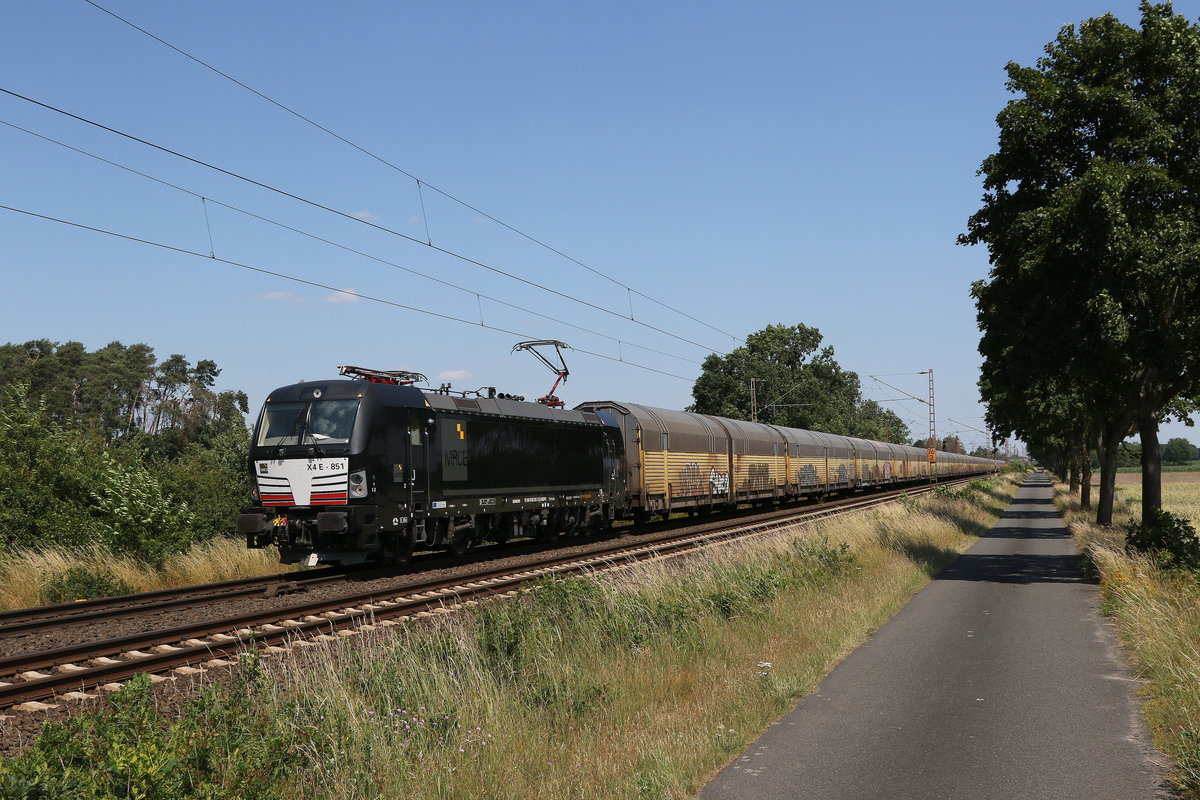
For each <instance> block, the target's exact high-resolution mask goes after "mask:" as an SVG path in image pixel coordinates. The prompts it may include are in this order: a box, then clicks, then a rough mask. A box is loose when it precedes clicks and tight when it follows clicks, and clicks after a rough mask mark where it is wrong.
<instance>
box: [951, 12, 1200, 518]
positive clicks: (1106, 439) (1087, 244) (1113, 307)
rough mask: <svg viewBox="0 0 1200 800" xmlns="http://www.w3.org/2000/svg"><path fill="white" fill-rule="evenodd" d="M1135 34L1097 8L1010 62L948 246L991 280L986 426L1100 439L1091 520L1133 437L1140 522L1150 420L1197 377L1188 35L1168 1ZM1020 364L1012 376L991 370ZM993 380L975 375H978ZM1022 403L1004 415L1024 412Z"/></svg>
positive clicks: (1150, 506)
mask: <svg viewBox="0 0 1200 800" xmlns="http://www.w3.org/2000/svg"><path fill="white" fill-rule="evenodd" d="M1141 17H1142V19H1141V22H1142V25H1141V29H1137V28H1132V27H1130V26H1127V25H1125V24H1123V23H1121V22H1120V21H1119V20H1117V19H1116V18H1115V17H1114V16H1112V15H1111V14H1109V15H1105V16H1102V17H1097V18H1094V19H1089V20H1087V21H1085V22H1084V23H1082V24H1081V25H1080V26H1079V27H1078V28H1076V27H1075V26H1072V25H1068V26H1066V27H1065V28H1063V29H1062V31H1061V32H1060V33H1059V35H1058V37H1057V38H1056V39H1055V41H1053V42H1051V43H1050V44H1049V45H1047V46H1046V55H1045V56H1044V57H1042V58H1041V59H1039V60H1038V62H1037V64H1036V65H1035V66H1033V67H1023V66H1020V65H1018V64H1015V63H1010V64H1009V65H1008V67H1007V71H1008V78H1009V80H1008V88H1009V90H1010V91H1012V92H1013V93H1015V94H1018V95H1021V96H1020V97H1018V98H1017V99H1015V100H1012V101H1010V102H1009V103H1008V105H1007V106H1006V107H1005V109H1004V110H1003V111H1001V112H1000V114H999V115H998V117H997V122H998V124H999V127H1000V140H999V148H998V150H997V152H996V153H995V154H993V155H991V156H989V157H988V158H987V159H986V160H985V161H984V162H983V166H982V168H981V170H980V173H981V174H982V175H983V177H984V188H985V192H986V193H985V195H984V199H983V207H982V208H981V209H980V210H979V211H978V212H977V213H975V214H974V215H973V216H972V217H971V219H970V222H969V227H968V232H967V234H966V235H964V236H963V237H962V238H961V240H960V241H962V242H964V243H968V244H976V243H983V244H986V245H987V247H988V250H989V255H990V258H991V263H992V270H991V274H990V280H989V282H987V283H980V284H977V285H976V286H975V288H974V290H973V293H974V295H975V298H976V303H977V306H978V308H979V311H980V323H981V325H982V326H983V331H984V339H983V342H982V343H981V347H980V349H981V352H982V353H983V355H984V358H985V368H984V375H985V383H984V384H982V385H981V388H983V390H984V397H985V400H987V401H988V402H989V407H995V408H999V409H1001V411H1000V412H998V413H997V414H995V415H994V419H993V420H992V421H993V422H997V421H998V422H1000V423H1005V425H1004V426H1002V427H1001V430H1007V431H1017V430H1019V427H1018V425H1017V423H1018V422H1023V423H1026V424H1027V426H1028V427H1030V428H1037V433H1038V434H1039V435H1041V436H1046V435H1048V434H1049V431H1048V429H1047V426H1046V425H1041V426H1039V425H1034V424H1033V423H1032V422H1031V420H1032V418H1033V416H1034V415H1035V414H1037V413H1038V410H1039V409H1041V408H1042V407H1045V406H1053V405H1054V401H1053V400H1051V399H1049V398H1050V393H1054V394H1055V395H1061V396H1062V397H1064V398H1066V401H1065V402H1066V405H1067V409H1066V410H1064V412H1063V413H1061V414H1060V415H1059V416H1057V417H1056V418H1055V419H1054V420H1052V421H1051V423H1050V424H1060V425H1062V424H1067V421H1068V420H1069V419H1071V418H1073V417H1077V416H1080V415H1082V417H1083V419H1082V420H1080V421H1079V423H1078V424H1076V425H1073V426H1072V427H1074V428H1075V430H1074V431H1062V435H1063V436H1064V437H1067V436H1068V435H1069V436H1071V437H1078V436H1091V435H1092V434H1093V433H1098V434H1099V438H1100V442H1101V459H1100V465H1101V488H1100V498H1099V504H1098V509H1097V519H1098V521H1100V522H1102V523H1108V522H1110V521H1111V519H1112V501H1113V493H1114V479H1115V464H1116V457H1117V449H1118V447H1119V445H1120V443H1121V441H1122V440H1123V439H1124V438H1125V436H1126V435H1128V434H1129V433H1130V432H1131V431H1133V430H1137V431H1138V432H1139V433H1140V434H1141V437H1142V440H1143V443H1144V445H1145V446H1144V447H1143V448H1142V453H1143V459H1144V460H1143V471H1142V475H1143V509H1144V514H1145V518H1147V519H1148V518H1149V515H1151V514H1153V511H1154V509H1155V508H1156V507H1157V506H1158V505H1160V503H1161V486H1160V462H1159V447H1158V427H1159V424H1160V422H1161V421H1162V420H1163V418H1164V417H1165V416H1166V415H1167V414H1169V413H1170V412H1171V410H1172V409H1173V408H1174V407H1175V406H1176V404H1177V401H1178V400H1179V398H1181V397H1182V398H1192V397H1194V396H1195V395H1196V394H1197V390H1198V388H1200V387H1198V383H1197V380H1198V378H1200V195H1198V194H1197V190H1200V114H1197V113H1196V109H1197V108H1200V28H1198V27H1197V26H1196V25H1194V24H1192V23H1190V22H1188V21H1187V20H1186V19H1185V18H1184V17H1182V16H1180V15H1176V14H1175V13H1174V11H1173V9H1172V7H1171V5H1170V4H1169V3H1164V4H1151V3H1148V2H1143V3H1142V5H1141ZM1005 359H1009V360H1012V361H1014V362H1016V361H1020V362H1022V363H1024V364H1025V365H1027V366H1028V368H1029V372H1028V374H1027V376H1026V377H1025V378H1022V379H1021V380H1018V381H1015V382H1013V383H1009V382H1008V380H1009V379H1010V378H1012V377H1013V376H1014V375H1017V374H1018V373H1019V372H1020V370H1019V369H1018V368H1016V367H1013V366H1008V367H1005V366H1002V365H998V364H994V363H992V362H993V361H995V360H1005ZM989 375H990V377H989ZM1025 401H1027V402H1028V407H1027V408H1026V409H1025V410H1024V411H1017V410H1014V409H1017V408H1019V407H1020V405H1021V404H1022V402H1025Z"/></svg>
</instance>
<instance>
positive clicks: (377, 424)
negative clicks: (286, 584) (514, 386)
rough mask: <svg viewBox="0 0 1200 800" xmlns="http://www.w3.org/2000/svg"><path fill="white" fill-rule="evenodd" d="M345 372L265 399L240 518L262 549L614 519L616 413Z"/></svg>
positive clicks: (365, 543)
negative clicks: (253, 495) (250, 497)
mask: <svg viewBox="0 0 1200 800" xmlns="http://www.w3.org/2000/svg"><path fill="white" fill-rule="evenodd" d="M343 374H350V375H353V376H355V377H356V378H358V380H331V381H325V382H311V383H298V384H293V385H291V386H285V387H283V388H280V389H276V390H275V391H274V392H272V393H271V394H270V396H269V397H268V398H267V401H266V403H265V404H264V407H263V410H262V414H261V415H260V417H259V420H258V424H257V425H256V426H255V430H254V438H253V440H252V442H251V450H250V466H251V469H252V471H253V474H254V479H255V488H256V490H257V505H256V506H255V507H252V508H248V509H245V513H243V514H241V515H240V516H239V517H238V530H239V532H240V533H242V534H244V535H245V536H246V541H247V544H248V545H249V546H250V547H265V546H266V545H268V544H275V545H276V546H277V547H278V548H279V551H280V556H281V558H280V560H281V561H282V562H283V563H295V562H297V561H305V562H306V563H308V564H317V563H340V564H354V563H359V562H362V561H388V562H392V563H402V562H404V561H407V560H408V558H409V557H411V555H412V552H413V550H414V549H447V550H450V551H451V552H452V553H454V554H456V555H460V554H462V553H464V552H466V551H467V550H469V549H471V548H472V547H474V546H475V545H476V544H478V543H479V542H482V541H485V540H487V541H497V542H502V541H505V540H507V539H509V538H514V537H521V536H534V537H538V536H549V535H555V534H558V533H571V532H575V531H577V530H579V529H581V528H582V527H585V526H590V527H600V526H603V525H605V524H607V523H608V522H609V521H611V519H612V518H613V516H614V514H615V509H614V507H613V503H614V502H615V501H616V500H618V499H619V498H621V497H623V495H624V479H625V478H624V472H623V471H622V470H621V469H620V447H621V439H620V436H621V432H620V429H619V428H618V427H617V424H616V421H615V420H614V419H613V417H612V415H611V414H609V413H606V412H603V411H571V410H567V409H562V408H551V407H548V406H546V405H541V404H538V403H527V402H522V401H520V400H518V399H515V398H510V397H507V396H504V395H500V396H496V395H495V392H494V390H493V391H489V392H483V393H480V396H478V397H465V396H452V395H450V394H448V393H442V392H435V391H422V390H420V389H417V388H415V387H414V386H411V385H401V382H400V381H398V380H396V379H395V378H394V377H392V375H393V374H392V373H379V372H372V371H370V370H363V369H360V368H355V367H349V368H343Z"/></svg>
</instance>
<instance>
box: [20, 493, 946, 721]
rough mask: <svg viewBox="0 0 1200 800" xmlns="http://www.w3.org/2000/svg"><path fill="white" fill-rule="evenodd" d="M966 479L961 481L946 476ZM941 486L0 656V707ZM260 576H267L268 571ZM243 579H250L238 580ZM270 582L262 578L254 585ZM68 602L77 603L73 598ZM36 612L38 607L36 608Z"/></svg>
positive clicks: (228, 657) (270, 648)
mask: <svg viewBox="0 0 1200 800" xmlns="http://www.w3.org/2000/svg"><path fill="white" fill-rule="evenodd" d="M965 482H966V481H965V480H963V481H957V482H954V483H950V484H948V485H958V484H959V483H965ZM943 485H947V484H943ZM934 488H935V487H933V486H929V487H918V488H915V489H914V488H909V489H906V490H902V491H893V492H885V493H880V494H874V495H869V496H859V497H853V498H842V499H840V500H836V501H833V502H830V503H826V504H823V505H820V506H809V507H806V508H801V509H791V510H790V511H783V512H775V513H774V514H773V515H769V516H770V518H768V519H765V520H764V519H761V518H760V519H758V520H756V521H754V522H749V523H747V522H745V521H742V522H736V521H734V522H732V523H731V522H730V521H722V522H713V523H709V524H708V525H704V526H701V529H700V530H699V531H697V530H696V529H695V528H694V527H693V529H692V531H691V532H688V533H674V534H669V535H667V536H665V537H662V538H660V539H656V540H654V541H651V542H642V543H636V544H629V543H626V544H619V543H618V544H612V545H609V546H606V547H602V548H600V549H598V550H594V551H592V552H589V553H587V554H584V555H573V556H564V555H562V554H561V553H559V554H555V553H554V552H549V553H546V554H544V555H543V556H542V557H540V558H537V559H536V560H534V561H532V562H531V563H527V564H525V565H523V566H521V567H516V568H513V567H507V568H503V569H495V568H492V569H487V568H485V569H483V570H480V571H477V572H474V573H472V574H470V575H467V576H461V577H457V578H454V579H450V580H446V579H441V580H434V581H426V582H423V583H418V584H413V585H408V586H404V587H398V588H392V589H379V588H375V589H372V590H370V591H366V592H362V591H360V592H357V593H351V594H345V595H340V596H337V597H334V598H327V599H320V600H306V601H302V602H297V603H292V604H289V605H286V606H283V607H278V608H273V609H267V610H258V611H254V612H250V613H246V614H241V615H236V616H230V617H224V618H220V619H207V620H201V621H197V622H192V623H189V624H185V625H180V626H175V627H170V628H164V629H161V630H154V631H148V632H144V633H135V634H131V635H127V636H119V637H114V638H110V639H105V640H100V641H91V642H82V643H79V644H74V645H71V646H66V647H58V648H54V649H49V650H42V651H40V652H30V653H23V654H19V655H14V656H10V657H7V658H0V711H3V710H6V709H12V708H18V709H21V710H25V711H38V710H44V709H46V708H51V707H53V706H52V705H49V704H48V703H49V701H54V700H55V699H56V698H63V699H69V700H71V699H90V698H94V697H97V696H98V692H99V691H112V690H115V689H117V688H119V687H120V684H121V682H122V681H125V680H127V679H129V678H131V677H133V676H134V675H136V674H138V673H142V672H149V673H151V675H152V677H156V678H158V679H159V680H163V679H167V678H168V677H170V676H172V675H176V676H177V675H190V674H195V673H198V672H201V671H203V670H205V669H207V668H212V667H224V666H231V665H233V664H235V663H236V659H237V658H238V656H239V654H240V653H242V652H245V651H246V650H247V649H248V648H259V649H261V650H263V651H265V652H268V653H270V652H280V651H282V650H284V649H287V648H290V647H294V646H305V645H312V644H313V643H314V641H318V640H330V639H338V638H341V637H343V636H353V635H355V634H356V633H358V632H360V631H366V630H372V629H374V628H381V627H388V626H392V625H397V624H401V620H404V619H412V618H421V617H429V616H432V615H434V614H438V613H446V612H448V611H451V610H453V609H454V608H457V607H460V606H465V605H473V604H475V603H478V602H480V601H482V600H486V599H488V598H491V597H495V596H512V595H515V594H517V593H518V592H520V591H523V590H525V589H527V588H528V587H529V586H530V585H531V584H532V583H534V582H535V581H537V580H540V579H542V578H545V577H548V576H551V575H573V574H581V573H595V572H602V571H607V570H612V569H617V568H623V567H626V566H629V565H632V564H635V563H638V562H641V561H645V560H648V559H656V558H666V557H670V556H674V555H679V554H681V553H686V552H691V551H695V550H697V549H699V548H703V547H708V546H712V545H714V544H718V543H727V542H730V541H733V540H738V539H745V538H748V537H753V536H759V535H764V534H766V533H769V532H771V531H774V530H777V529H779V528H782V527H788V526H792V525H796V524H802V523H805V522H811V521H814V520H816V519H820V518H823V517H828V516H833V515H836V514H844V513H847V512H851V511H859V510H864V509H867V508H872V507H875V506H878V505H882V504H884V503H888V502H892V501H894V500H896V499H897V498H898V497H899V496H901V495H905V494H907V495H916V494H921V493H924V492H929V491H932V490H933V489H934ZM273 577H275V578H279V577H283V576H273ZM342 577H344V575H333V574H326V575H319V576H316V577H315V578H313V580H323V581H331V580H337V579H340V578H342ZM259 582H260V584H261V582H262V581H261V579H259ZM243 583H244V584H247V585H244V586H236V587H235V586H233V585H232V584H243ZM226 584H228V585H225V586H222V585H220V584H212V585H209V586H207V587H203V588H205V589H213V588H214V587H218V586H222V590H228V591H229V592H233V591H240V590H242V589H249V588H250V585H249V584H248V582H245V581H230V582H226ZM192 588H193V589H195V588H196V587H192ZM262 590H263V588H262V586H261V585H260V586H258V588H257V589H253V590H252V591H262ZM153 594H160V593H153ZM226 597H228V595H226ZM130 599H131V598H130V597H126V598H113V599H112V600H113V605H111V606H110V607H109V608H108V613H116V614H119V613H137V609H141V608H145V607H146V606H145V604H140V605H137V606H129V605H128V604H126V605H125V606H124V607H123V606H122V605H121V604H120V603H117V602H116V601H118V600H124V601H129V600H130ZM167 599H168V600H169V601H170V602H178V603H186V602H188V601H187V600H186V599H184V597H183V596H182V595H168V596H167ZM51 610H52V608H51V607H47V608H43V609H36V610H34V611H37V612H47V611H51ZM69 610H71V611H74V610H76V609H75V608H74V607H72V608H71V609H69ZM28 613H30V614H32V611H31V612H28ZM86 613H93V614H103V613H105V611H104V608H103V604H102V603H100V602H98V604H97V606H96V607H94V608H92V609H91V610H90V611H88V612H86ZM10 616H11V617H12V618H14V619H16V618H17V617H15V616H12V615H10ZM40 619H41V620H42V624H51V620H52V619H53V618H48V617H46V616H45V615H43V616H42V617H40ZM67 619H68V624H69V623H70V622H71V621H74V620H77V619H78V616H68V618H67ZM0 624H3V618H0ZM31 624H32V623H31Z"/></svg>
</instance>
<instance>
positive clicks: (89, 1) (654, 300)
mask: <svg viewBox="0 0 1200 800" xmlns="http://www.w3.org/2000/svg"><path fill="white" fill-rule="evenodd" d="M84 2H86V3H87V4H88V5H90V6H92V7H94V8H96V9H97V10H99V11H103V12H104V13H105V14H108V15H109V16H110V17H112V18H113V19H116V20H118V21H119V22H122V23H124V24H125V25H128V26H129V27H131V28H133V29H134V30H136V31H138V32H139V33H142V34H144V35H146V36H148V37H150V38H151V39H153V40H154V41H156V42H158V43H159V44H161V45H163V46H165V47H168V48H170V49H171V50H173V51H175V52H176V53H178V54H179V55H181V56H183V57H184V58H187V59H189V60H191V61H192V62H194V63H196V64H199V65H200V66H202V67H204V68H205V69H207V70H210V71H212V72H214V73H216V74H217V75H220V76H221V77H222V78H225V79H226V80H228V81H230V82H232V83H234V84H236V85H238V86H240V87H241V88H243V89H245V90H246V91H248V92H250V93H251V94H253V95H255V96H256V97H259V98H261V99H263V100H265V101H266V102H268V103H270V104H271V105H273V106H275V107H276V108H279V109H280V110H282V111H285V112H287V113H288V114H291V115H292V116H294V117H296V118H297V119H299V120H302V121H303V122H305V123H307V124H309V125H311V126H313V127H315V128H317V129H318V130H320V131H322V132H323V133H325V134H327V135H329V136H332V137H333V138H334V139H337V140H338V141H340V142H342V143H343V144H346V145H348V146H349V147H352V148H354V149H355V150H357V151H358V152H360V153H362V154H363V155H365V156H367V157H369V158H371V159H374V160H375V161H377V162H379V163H380V164H383V165H384V166H386V167H389V168H391V169H393V170H395V171H396V172H399V173H400V174H401V175H404V176H406V177H408V178H411V179H412V180H414V181H416V184H417V191H418V193H419V192H420V191H421V186H422V185H424V186H426V187H428V188H430V189H432V190H433V191H435V192H437V193H438V194H440V195H442V196H443V197H445V198H447V199H448V200H451V201H453V202H455V203H458V204H459V205H461V206H463V207H464V208H467V209H469V210H471V211H473V212H474V213H476V214H479V215H480V216H482V217H484V218H486V219H488V220H490V221H492V222H494V223H495V224H497V225H499V226H501V227H503V228H505V229H506V230H508V231H511V232H512V233H514V234H516V235H517V236H520V237H522V238H524V239H526V240H528V241H530V242H532V243H534V244H536V245H538V246H539V247H542V248H544V249H546V250H548V251H550V252H551V253H554V254H555V255H557V256H559V257H561V258H563V259H566V260H567V261H570V262H571V263H573V264H576V265H578V266H580V267H582V268H583V269H585V270H587V271H588V272H591V273H593V274H595V275H597V276H599V277H601V278H604V279H605V280H607V281H610V282H611V283H613V284H616V285H617V286H620V287H622V288H624V289H626V290H627V291H628V292H630V293H632V294H637V295H638V296H639V297H642V298H644V299H646V300H649V301H650V302H652V303H655V304H657V305H659V306H661V307H663V308H665V309H668V310H669V311H672V312H674V313H676V314H679V315H680V316H682V317H685V318H687V319H690V320H692V321H693V322H696V323H698V324H700V325H703V326H705V327H706V328H709V329H710V330H713V331H716V332H717V333H720V334H722V335H724V336H728V337H729V338H730V339H732V340H734V341H735V342H740V341H743V340H742V339H740V338H738V337H737V336H734V335H733V334H731V333H729V332H727V331H724V330H721V329H720V328H718V327H716V326H714V325H712V324H711V323H708V322H706V321H704V320H702V319H699V318H697V317H694V316H692V315H691V314H688V313H687V312H685V311H681V310H680V309H678V308H675V307H674V306H671V305H669V304H667V303H664V302H663V301H661V300H658V299H657V298H654V297H651V296H649V295H647V294H644V293H643V292H640V291H638V290H637V289H634V288H633V287H631V286H629V285H628V284H625V283H623V282H621V281H619V280H617V279H616V278H614V277H612V276H611V275H608V274H606V273H604V272H602V271H600V270H598V269H596V268H595V267H592V266H590V265H588V264H585V263H584V262H582V261H580V260H579V259H577V258H575V257H573V256H570V255H567V254H566V253H564V252H562V251H561V250H558V249H557V248H555V247H552V246H551V245H549V244H547V243H546V242H544V241H542V240H541V239H538V238H536V237H534V236H531V235H529V234H527V233H525V232H524V231H522V230H520V229H518V228H516V227H514V226H512V225H509V224H508V223H506V222H504V221H503V220H501V219H498V218H496V217H494V216H492V215H491V214H488V213H487V212H485V211H483V210H481V209H479V208H476V207H475V206H473V205H471V204H470V203H468V202H466V201H465V200H462V199H460V198H458V197H456V196H454V195H453V194H451V193H450V192H448V191H446V190H444V189H440V188H438V187H437V186H434V185H433V184H431V183H429V181H426V180H423V179H421V178H418V177H417V176H416V175H414V174H413V173H411V172H409V171H407V170H405V169H403V168H401V167H399V166H397V165H396V164H393V163H392V162H391V161H388V160H387V159H385V158H383V157H382V156H380V155H378V154H376V153H374V152H372V151H370V150H368V149H366V148H365V147H363V146H362V145H359V144H357V143H356V142H353V141H351V140H350V139H347V138H346V137H344V136H342V135H341V134H339V133H336V132H335V131H333V130H330V129H329V128H327V127H325V126H324V125H322V124H320V123H319V122H317V121H315V120H313V119H311V118H310V117H307V116H305V115H304V114H301V113H300V112H299V111H296V110H295V109H293V108H291V107H289V106H287V105H285V104H284V103H281V102H280V101H278V100H276V99H274V98H273V97H270V96H268V95H266V94H264V93H263V92H260V91H259V90H257V89H255V88H254V87H252V86H250V85H248V84H246V83H244V82H242V81H240V80H238V79H237V78H235V77H233V76H232V75H229V74H228V73H226V72H223V71H222V70H220V69H218V68H216V67H214V66H213V65H212V64H209V63H208V62H206V61H204V60H202V59H200V58H198V57H197V56H194V55H192V54H191V53H189V52H187V51H186V50H183V49H182V48H180V47H177V46H176V45H174V44H171V43H170V42H168V41H166V40H165V39H163V38H162V37H160V36H156V35H155V34H153V33H151V32H150V31H148V30H146V29H145V28H142V27H140V26H139V25H136V24H134V23H133V22H131V21H130V20H128V19H125V18H124V17H122V16H120V15H118V14H115V13H114V12H112V11H110V10H108V9H107V8H105V7H104V6H102V5H100V4H99V3H96V2H94V0H84ZM424 204H425V199H424V196H422V197H421V213H422V216H424V214H425V205H424ZM425 232H426V235H427V236H428V233H429V221H428V218H426V219H425ZM427 244H429V245H432V239H431V240H430V241H429V242H427ZM629 319H630V320H633V321H636V320H635V318H634V315H633V307H632V304H631V306H630V312H629Z"/></svg>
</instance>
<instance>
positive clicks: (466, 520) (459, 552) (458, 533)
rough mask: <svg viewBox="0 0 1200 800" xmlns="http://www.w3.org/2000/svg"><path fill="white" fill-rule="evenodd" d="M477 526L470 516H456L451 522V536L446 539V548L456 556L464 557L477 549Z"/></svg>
mask: <svg viewBox="0 0 1200 800" xmlns="http://www.w3.org/2000/svg"><path fill="white" fill-rule="evenodd" d="M475 544H476V537H475V526H474V525H472V524H471V518H470V517H456V518H455V519H453V520H452V521H451V522H450V536H449V538H448V539H447V540H446V549H447V550H449V551H450V555H452V556H454V557H455V558H462V557H463V556H465V555H466V554H467V553H469V552H471V551H472V550H474V549H475Z"/></svg>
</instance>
